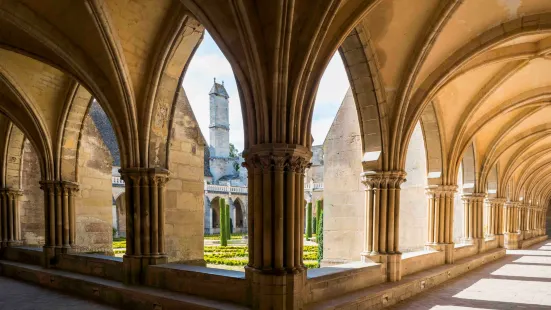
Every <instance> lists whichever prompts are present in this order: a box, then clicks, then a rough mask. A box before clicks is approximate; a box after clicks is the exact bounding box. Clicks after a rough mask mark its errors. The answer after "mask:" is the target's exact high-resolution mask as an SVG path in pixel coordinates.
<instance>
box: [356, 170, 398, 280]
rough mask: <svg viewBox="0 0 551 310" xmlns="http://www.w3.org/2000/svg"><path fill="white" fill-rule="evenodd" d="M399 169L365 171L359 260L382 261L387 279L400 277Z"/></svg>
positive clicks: (363, 176) (363, 175)
mask: <svg viewBox="0 0 551 310" xmlns="http://www.w3.org/2000/svg"><path fill="white" fill-rule="evenodd" d="M405 180H406V179H405V173H404V172H403V171H383V172H365V173H363V174H362V182H363V184H364V185H365V187H366V190H365V221H366V224H365V243H364V251H363V252H362V254H361V256H362V260H363V261H373V262H379V263H383V265H384V267H385V268H386V278H387V280H388V281H399V280H400V279H401V271H400V260H401V253H400V252H399V250H398V241H399V216H400V215H399V212H400V186H401V184H402V183H403V182H405Z"/></svg>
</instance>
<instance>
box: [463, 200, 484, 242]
mask: <svg viewBox="0 0 551 310" xmlns="http://www.w3.org/2000/svg"><path fill="white" fill-rule="evenodd" d="M485 196H486V194H485V193H471V194H464V195H463V197H461V199H462V200H463V208H464V209H465V224H464V229H463V234H464V238H465V243H467V244H473V245H476V246H477V248H478V250H479V251H483V247H484V231H483V228H484V227H483V226H484V217H483V206H484V197H485Z"/></svg>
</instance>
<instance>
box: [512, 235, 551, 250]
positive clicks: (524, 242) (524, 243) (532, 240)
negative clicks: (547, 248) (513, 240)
mask: <svg viewBox="0 0 551 310" xmlns="http://www.w3.org/2000/svg"><path fill="white" fill-rule="evenodd" d="M548 238H549V237H548V236H547V235H543V236H538V237H534V238H530V239H526V240H522V241H519V242H520V247H519V248H521V249H526V248H528V247H531V246H533V245H534V244H536V243H539V242H542V241H545V240H547V239H548Z"/></svg>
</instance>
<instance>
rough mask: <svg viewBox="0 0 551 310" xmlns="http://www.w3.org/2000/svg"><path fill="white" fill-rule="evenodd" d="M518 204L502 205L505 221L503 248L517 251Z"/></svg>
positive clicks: (514, 202) (506, 203)
mask: <svg viewBox="0 0 551 310" xmlns="http://www.w3.org/2000/svg"><path fill="white" fill-rule="evenodd" d="M519 205H520V203H519V202H516V201H507V202H505V204H504V205H503V207H504V213H505V220H504V225H505V227H504V228H505V229H504V233H505V246H506V247H507V248H508V249H518V246H519V244H518V243H519V228H520V226H519Z"/></svg>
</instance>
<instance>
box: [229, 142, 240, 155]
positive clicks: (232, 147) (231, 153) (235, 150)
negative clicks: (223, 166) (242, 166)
mask: <svg viewBox="0 0 551 310" xmlns="http://www.w3.org/2000/svg"><path fill="white" fill-rule="evenodd" d="M237 157H239V151H238V150H237V148H236V147H235V145H233V143H230V158H237Z"/></svg>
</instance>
